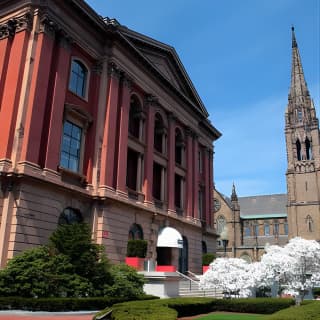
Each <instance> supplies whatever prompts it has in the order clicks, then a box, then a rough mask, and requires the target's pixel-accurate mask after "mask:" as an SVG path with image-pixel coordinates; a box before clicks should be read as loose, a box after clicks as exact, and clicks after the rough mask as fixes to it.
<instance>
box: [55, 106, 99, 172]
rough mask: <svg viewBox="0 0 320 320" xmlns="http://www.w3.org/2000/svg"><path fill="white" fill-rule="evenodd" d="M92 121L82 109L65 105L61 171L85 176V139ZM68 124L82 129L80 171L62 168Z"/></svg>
mask: <svg viewBox="0 0 320 320" xmlns="http://www.w3.org/2000/svg"><path fill="white" fill-rule="evenodd" d="M92 119H93V118H92V116H91V115H90V114H89V113H88V112H87V111H85V110H83V109H82V108H80V107H78V106H75V105H70V104H66V105H65V110H64V116H63V121H62V130H61V145H60V159H59V167H58V168H59V170H60V171H65V172H69V173H73V174H75V175H80V176H83V161H84V153H85V139H86V134H87V130H88V127H89V125H90V124H91V123H92ZM66 122H70V123H72V124H73V125H75V126H77V127H79V128H81V139H80V152H79V164H78V171H74V170H72V169H70V168H65V167H64V166H62V163H61V156H62V146H63V138H64V126H65V123H66Z"/></svg>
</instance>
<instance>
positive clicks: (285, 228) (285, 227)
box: [283, 220, 289, 235]
mask: <svg viewBox="0 0 320 320" xmlns="http://www.w3.org/2000/svg"><path fill="white" fill-rule="evenodd" d="M283 228H284V234H285V235H288V231H289V230H288V221H287V220H285V222H284V224H283Z"/></svg>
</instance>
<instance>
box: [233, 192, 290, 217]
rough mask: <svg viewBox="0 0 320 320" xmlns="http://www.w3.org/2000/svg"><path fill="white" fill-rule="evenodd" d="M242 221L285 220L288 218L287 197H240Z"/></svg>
mask: <svg viewBox="0 0 320 320" xmlns="http://www.w3.org/2000/svg"><path fill="white" fill-rule="evenodd" d="M238 199H239V204H240V217H241V218H242V219H263V218H264V219H267V218H269V219H270V218H283V217H286V216H287V208H286V205H287V195H286V194H271V195H263V196H251V197H239V198H238Z"/></svg>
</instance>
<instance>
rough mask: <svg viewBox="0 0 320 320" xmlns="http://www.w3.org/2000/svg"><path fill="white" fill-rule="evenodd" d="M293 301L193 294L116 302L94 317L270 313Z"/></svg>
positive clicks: (160, 319) (153, 319)
mask: <svg viewBox="0 0 320 320" xmlns="http://www.w3.org/2000/svg"><path fill="white" fill-rule="evenodd" d="M293 304H294V300H293V299H276V298H254V299H230V300H227V299H213V298H195V297H190V298H173V299H161V300H153V301H138V302H137V301H134V302H126V303H119V304H116V305H113V306H112V307H111V308H109V309H107V310H104V311H102V312H101V313H99V314H98V317H97V319H98V318H99V317H100V316H102V315H103V314H104V313H105V312H108V311H110V310H112V316H111V319H113V320H124V319H139V320H148V319H150V320H172V319H176V317H186V316H194V315H198V314H203V313H210V312H214V311H231V312H243V313H260V314H271V313H274V312H276V311H279V310H281V309H284V308H288V307H290V306H292V305H293ZM159 310H161V313H160V311H159ZM172 311H174V312H172Z"/></svg>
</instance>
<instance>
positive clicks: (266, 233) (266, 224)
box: [264, 222, 270, 236]
mask: <svg viewBox="0 0 320 320" xmlns="http://www.w3.org/2000/svg"><path fill="white" fill-rule="evenodd" d="M264 235H265V236H269V235H270V224H269V222H265V223H264Z"/></svg>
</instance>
